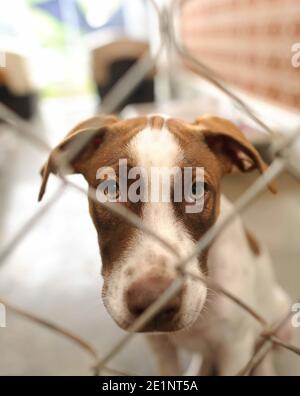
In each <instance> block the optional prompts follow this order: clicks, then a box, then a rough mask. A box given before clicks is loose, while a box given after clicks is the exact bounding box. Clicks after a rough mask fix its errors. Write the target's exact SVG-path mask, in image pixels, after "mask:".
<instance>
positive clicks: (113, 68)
mask: <svg viewBox="0 0 300 396" xmlns="http://www.w3.org/2000/svg"><path fill="white" fill-rule="evenodd" d="M147 51H149V45H148V44H147V43H145V42H141V41H134V40H130V39H126V38H122V39H119V40H114V41H112V42H109V43H107V44H105V45H102V46H99V47H97V48H94V49H92V51H91V57H92V72H93V77H94V81H95V85H96V89H97V92H98V95H99V98H100V99H103V98H104V97H105V96H106V94H107V93H108V92H109V91H110V89H111V88H112V87H113V86H114V85H115V83H116V82H117V81H118V80H119V79H120V78H121V77H122V76H123V75H124V74H126V72H127V71H128V70H129V69H130V68H131V67H132V66H133V64H134V63H135V62H136V61H137V60H138V59H139V58H140V57H141V56H143V54H144V53H145V52H147ZM153 101H154V72H153V71H152V72H151V73H150V74H149V75H148V76H146V78H145V79H144V80H142V81H141V83H140V84H139V85H138V86H137V87H136V88H135V89H134V90H133V91H132V92H131V94H130V95H129V96H128V97H127V98H126V99H125V100H124V101H122V103H121V104H120V105H119V107H118V108H117V109H116V112H120V111H121V110H122V109H123V108H124V107H126V106H127V105H129V104H133V103H151V102H153Z"/></svg>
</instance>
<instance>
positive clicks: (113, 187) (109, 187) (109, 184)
mask: <svg viewBox="0 0 300 396" xmlns="http://www.w3.org/2000/svg"><path fill="white" fill-rule="evenodd" d="M103 187H104V188H102V193H103V194H104V195H105V196H106V197H107V198H108V199H109V200H115V199H118V198H119V184H118V182H117V181H116V180H114V179H110V180H106V181H105V183H104V185H103Z"/></svg>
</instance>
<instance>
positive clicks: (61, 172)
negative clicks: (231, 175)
mask: <svg viewBox="0 0 300 396" xmlns="http://www.w3.org/2000/svg"><path fill="white" fill-rule="evenodd" d="M189 1H194V0H175V1H173V2H171V3H170V4H169V5H167V6H162V7H159V6H158V4H157V3H156V1H155V0H149V3H150V4H152V6H153V10H154V11H155V12H156V14H157V17H158V22H159V30H160V38H161V44H160V46H159V47H158V49H157V51H156V53H155V54H154V55H150V54H149V53H146V54H144V55H143V56H142V57H141V58H140V59H139V60H138V61H137V62H136V63H135V64H134V65H133V66H132V67H131V68H130V69H129V71H128V72H127V73H126V74H125V75H124V76H123V77H122V78H121V79H120V80H119V81H118V82H117V83H116V84H115V86H114V87H113V88H112V89H111V91H110V92H109V93H108V94H107V96H106V97H105V98H104V100H103V102H102V109H101V112H102V113H103V114H108V113H113V112H114V110H115V109H116V108H117V107H118V106H119V104H120V103H121V102H122V101H123V100H124V99H125V98H126V97H127V96H128V95H130V93H131V92H132V91H133V90H134V89H135V88H136V86H137V85H138V84H139V82H140V81H142V80H143V78H144V77H145V76H146V75H147V74H148V73H149V71H150V70H151V69H153V67H154V66H155V65H156V64H157V62H158V60H159V58H160V56H161V54H162V52H163V50H164V49H166V48H167V49H171V50H172V51H174V53H175V54H177V56H178V57H179V58H180V59H182V61H183V62H186V63H188V64H190V65H192V66H193V71H194V73H196V74H197V75H198V76H199V77H201V78H202V79H204V80H206V81H208V82H209V83H211V84H213V85H214V86H215V87H217V88H218V89H219V90H220V91H221V92H223V94H224V95H226V96H227V97H228V98H229V99H230V100H231V101H232V102H233V104H235V105H238V107H239V109H240V110H241V111H242V112H243V113H244V114H245V115H246V116H248V117H249V118H250V119H251V120H252V121H254V122H255V123H256V124H257V125H258V126H259V127H260V128H262V129H263V130H264V131H265V132H266V133H268V134H269V135H270V138H271V141H272V139H273V138H274V136H275V135H276V134H277V132H275V131H273V130H272V129H271V128H270V127H269V126H268V125H267V124H266V123H265V122H263V121H262V120H261V119H260V118H259V117H258V116H257V115H256V114H255V112H254V111H253V109H251V107H250V106H249V105H248V104H247V103H245V101H244V100H242V99H241V98H240V97H238V96H237V95H236V93H235V92H233V91H232V89H230V88H229V87H228V86H227V85H226V83H225V82H224V81H222V79H221V78H220V77H219V76H218V75H216V73H215V72H214V71H212V70H211V69H210V68H209V67H208V66H207V65H205V64H204V63H203V62H202V61H200V60H199V59H197V58H195V57H194V55H193V54H192V53H190V51H189V50H188V49H187V48H186V47H184V45H183V44H182V43H181V42H180V37H178V32H177V29H176V26H175V24H176V20H177V18H178V15H179V14H180V10H181V7H183V6H184V5H185V3H187V2H189ZM183 67H184V66H183ZM0 117H1V118H2V119H3V120H4V121H6V122H7V123H8V124H10V125H11V126H12V128H13V129H12V130H13V131H14V132H15V133H16V134H17V135H18V137H21V138H22V139H26V141H28V142H29V143H30V144H32V145H34V146H35V147H36V148H37V149H38V150H42V151H44V152H45V153H50V151H51V149H50V147H49V146H48V144H47V143H46V142H45V141H43V140H42V139H41V138H40V137H38V136H37V135H36V134H34V133H33V132H32V126H31V125H30V123H28V122H26V121H24V120H22V119H20V118H19V117H18V116H17V115H16V114H14V113H13V112H12V111H11V110H9V109H8V108H7V107H5V106H4V105H2V104H0ZM97 131H98V129H97V130H96V129H95V130H92V131H90V132H91V133H89V134H88V138H86V137H85V138H84V139H82V140H80V141H76V142H74V143H73V144H71V145H70V146H71V147H70V151H68V156H66V155H64V154H58V155H57V156H56V157H55V158H54V162H55V167H56V169H57V177H58V178H60V180H61V185H60V186H59V187H58V189H57V191H56V192H55V193H54V194H53V196H52V198H51V199H50V200H49V201H48V202H47V203H46V204H43V206H42V207H41V208H39V209H38V211H37V212H36V213H35V214H34V215H33V216H32V217H31V218H30V219H28V220H27V222H26V223H25V224H23V226H22V227H20V229H19V231H18V232H17V233H16V234H15V236H14V237H13V238H12V239H11V241H10V242H9V243H8V244H7V245H6V246H4V247H3V248H2V250H1V251H0V265H3V264H4V262H5V260H6V259H7V258H8V256H9V255H10V254H11V253H12V252H13V251H14V249H15V248H16V247H17V246H18V244H19V243H20V242H21V240H23V238H25V237H28V236H29V233H30V231H31V230H32V229H33V227H34V226H35V225H36V224H37V222H38V221H39V220H41V219H42V218H43V216H44V215H45V214H46V213H47V212H48V211H49V209H50V208H51V206H52V205H53V204H55V203H56V202H57V201H58V199H59V198H60V197H61V196H62V194H63V193H64V191H65V190H66V188H73V189H75V190H77V191H78V192H79V193H81V194H84V195H88V196H89V197H90V198H91V199H92V200H94V201H96V202H97V203H98V204H100V205H103V206H104V207H106V208H107V209H108V210H110V211H112V212H113V213H115V214H117V215H118V216H120V217H122V218H123V219H124V220H125V221H127V222H128V223H130V224H131V225H133V226H134V227H136V228H138V229H140V230H141V231H142V232H144V233H146V234H147V235H149V237H151V238H152V239H153V240H154V241H156V242H157V243H159V244H160V245H161V246H162V247H163V248H164V249H166V250H168V251H169V252H171V254H172V255H174V256H175V257H176V260H177V262H176V269H177V273H178V276H177V278H176V279H175V281H174V282H173V283H172V284H171V286H170V287H169V288H167V289H166V290H165V291H164V292H163V293H162V294H161V295H160V297H159V298H158V299H157V300H156V301H155V302H154V303H153V304H152V305H151V306H150V307H149V308H148V309H147V310H146V311H144V312H143V313H142V314H141V315H140V316H139V317H138V319H137V320H136V321H135V322H134V323H133V324H132V325H131V326H130V328H128V332H127V333H126V334H125V335H124V336H123V337H122V338H121V339H120V340H118V341H117V342H116V343H115V345H113V346H112V348H111V349H110V351H109V352H108V353H107V354H106V355H105V356H99V354H98V353H97V351H96V349H95V348H94V347H93V346H91V345H90V344H89V343H88V342H86V341H85V340H83V339H82V338H81V337H79V336H78V335H75V334H74V333H73V332H70V331H68V330H66V329H64V328H62V327H60V326H57V325H56V324H54V323H51V322H49V321H48V320H45V319H43V318H40V317H38V316H37V315H33V314H32V313H29V312H28V311H27V310H24V309H21V308H19V307H15V306H13V305H11V304H10V303H9V302H7V301H5V300H4V299H1V298H0V303H2V304H5V306H6V307H7V308H8V309H11V310H12V311H13V312H14V313H16V314H18V315H21V316H23V317H24V318H26V319H28V320H32V321H34V322H35V323H37V324H39V325H43V326H46V327H47V328H49V329H51V330H53V331H56V332H58V333H59V334H61V335H63V336H65V337H68V338H69V339H70V340H72V341H73V342H75V343H76V344H77V345H78V346H80V347H81V348H83V349H84V350H85V351H86V352H88V353H89V354H90V355H91V356H92V358H93V360H94V363H93V366H92V367H91V372H92V373H94V374H96V375H98V374H101V373H102V372H108V373H111V374H116V375H136V374H135V373H128V372H124V371H120V370H116V369H113V368H111V367H110V366H108V364H109V363H110V362H111V360H112V359H113V358H114V357H115V355H116V354H118V353H119V352H120V351H121V350H122V349H123V348H124V347H126V345H127V344H128V342H129V341H130V340H131V339H132V338H133V337H134V336H135V332H137V331H138V330H140V329H142V328H143V327H144V326H145V324H147V323H148V322H149V321H150V320H151V319H152V318H153V317H154V316H155V315H157V313H158V312H159V311H160V310H161V309H162V308H163V307H164V305H165V304H167V302H168V301H170V300H171V299H172V298H173V297H174V296H176V294H177V293H178V292H179V291H180V289H181V287H182V285H183V282H184V280H185V279H186V277H192V278H193V279H196V280H197V281H199V282H202V283H203V284H205V285H206V286H207V287H209V288H210V289H212V290H213V291H215V292H216V293H219V294H222V295H223V296H225V297H226V298H228V299H229V300H231V301H232V302H234V303H235V304H237V305H238V306H239V307H240V309H242V310H244V311H245V312H247V314H249V315H250V316H251V317H253V319H254V320H256V321H257V322H258V323H259V324H260V326H261V333H260V335H259V336H258V339H257V347H256V349H255V351H254V352H253V355H252V357H251V359H250V360H249V362H248V363H247V364H246V365H245V367H241V370H240V371H239V373H237V375H250V374H251V373H252V372H253V370H254V369H255V368H256V367H257V366H258V365H259V363H260V362H261V361H262V360H263V359H264V358H265V356H266V355H267V354H268V353H269V351H270V350H271V349H272V348H273V346H274V345H277V346H280V347H281V348H284V349H287V350H289V351H291V352H293V353H296V354H297V355H299V356H300V348H298V347H296V346H294V345H292V344H289V343H286V342H284V341H282V340H280V339H279V338H278V337H277V336H276V333H277V332H278V330H279V329H280V328H281V327H282V326H283V325H284V324H286V323H287V321H288V320H290V315H291V313H288V314H287V315H286V316H285V317H284V318H282V319H281V320H280V321H279V322H276V323H268V321H267V320H265V318H263V317H262V316H261V315H260V314H259V313H258V312H256V311H255V309H253V308H252V307H251V306H249V305H248V304H246V303H245V302H244V301H242V300H241V299H240V298H239V297H237V296H235V295H233V294H232V293H231V292H230V291H229V290H226V289H224V288H223V287H222V285H221V284H218V283H216V282H215V281H213V280H211V279H209V278H207V277H205V276H199V275H195V274H194V273H192V272H191V271H189V270H188V269H187V268H186V265H187V263H189V261H190V260H191V259H193V258H194V257H197V256H198V255H199V254H200V253H201V252H202V251H203V250H204V249H205V248H206V247H207V246H208V245H209V244H210V243H211V242H212V241H213V240H214V239H215V238H216V237H217V236H218V235H219V234H220V233H221V232H222V231H223V230H224V229H225V228H226V227H227V226H228V225H229V224H230V223H231V222H232V221H233V220H234V219H235V218H236V216H237V215H238V214H240V213H242V212H243V211H244V210H245V209H246V208H248V207H249V205H250V204H251V203H253V202H254V200H255V199H256V198H257V197H258V196H259V195H260V193H261V192H263V191H264V190H265V188H266V186H267V185H268V183H270V182H271V181H272V180H273V179H274V178H276V177H277V176H278V175H279V174H281V173H282V172H283V171H289V172H293V170H292V168H291V167H290V163H289V161H290V159H289V151H290V149H291V147H292V146H293V145H294V143H295V141H296V139H297V138H300V126H299V129H298V130H295V131H294V133H293V134H292V135H291V136H289V137H286V135H285V139H284V140H283V142H282V143H281V145H280V146H279V147H276V152H275V158H274V160H273V162H272V163H271V165H270V166H269V168H268V170H267V171H266V172H265V173H264V174H263V175H261V176H259V177H258V178H257V179H256V181H255V182H254V183H253V184H252V186H250V188H248V189H247V190H246V191H245V192H244V193H243V194H242V195H241V197H240V198H239V199H238V200H237V201H236V202H235V204H234V210H233V211H232V212H231V213H230V214H229V215H228V216H227V217H225V218H224V220H223V221H222V222H221V223H220V224H218V225H213V226H212V227H211V228H210V229H209V230H208V231H207V232H206V233H205V234H204V236H203V237H202V238H201V239H200V240H199V241H198V242H197V244H196V246H195V249H194V251H193V252H192V253H191V254H190V255H189V256H187V257H181V256H180V255H179V254H178V252H177V251H176V248H175V247H174V246H172V245H171V244H169V242H168V241H166V240H165V239H164V238H162V237H161V236H160V235H158V234H157V233H156V232H155V231H154V230H153V229H151V228H149V227H147V226H146V225H145V224H144V223H143V222H142V221H141V219H140V218H139V217H138V216H137V215H135V214H134V213H133V212H131V211H130V210H129V209H127V208H125V207H120V206H117V205H114V204H113V203H109V202H106V203H100V202H99V201H98V200H97V199H96V191H95V189H93V188H90V189H89V190H88V192H87V191H85V189H83V188H82V187H80V186H78V185H77V184H75V183H73V182H71V181H70V180H68V179H67V178H66V177H65V175H66V174H67V173H68V170H70V168H71V161H72V159H73V158H75V157H76V155H77V154H78V153H79V152H80V150H81V149H82V148H83V147H84V146H85V145H86V143H87V142H88V141H89V140H90V139H92V137H93V136H94V134H96V133H97ZM279 132H280V131H279ZM296 176H297V175H296Z"/></svg>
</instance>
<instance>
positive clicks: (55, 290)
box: [0, 99, 300, 375]
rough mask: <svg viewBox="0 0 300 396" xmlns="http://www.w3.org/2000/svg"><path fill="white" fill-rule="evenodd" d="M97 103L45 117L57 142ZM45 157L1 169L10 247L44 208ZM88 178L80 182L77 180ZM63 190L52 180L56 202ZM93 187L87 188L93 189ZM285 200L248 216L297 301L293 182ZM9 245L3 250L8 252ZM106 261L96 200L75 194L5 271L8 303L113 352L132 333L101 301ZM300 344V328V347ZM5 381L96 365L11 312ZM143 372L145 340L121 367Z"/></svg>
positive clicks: (235, 186)
mask: <svg viewBox="0 0 300 396" xmlns="http://www.w3.org/2000/svg"><path fill="white" fill-rule="evenodd" d="M92 111H93V102H92V101H91V100H90V99H84V100H82V99H78V101H75V102H74V100H70V101H66V102H65V103H64V104H63V106H61V104H60V103H57V102H50V103H48V104H47V106H45V107H44V109H43V117H44V119H45V121H46V125H47V126H48V132H47V133H46V132H43V128H37V131H36V133H39V134H41V135H42V136H43V137H45V138H46V139H47V140H49V141H50V142H51V144H53V143H55V142H57V141H58V140H59V138H60V137H62V136H63V135H64V134H65V133H66V132H67V130H68V128H69V127H71V126H73V124H74V122H76V121H77V120H79V119H82V118H84V117H85V116H87V115H89V114H91V113H92ZM44 160H45V155H44V154H41V153H39V152H37V151H36V150H34V149H32V148H31V147H30V146H28V145H27V144H26V143H22V144H18V145H17V147H16V149H13V147H12V150H11V152H10V153H9V155H8V157H7V159H6V160H5V166H4V167H3V166H2V168H1V209H0V210H1V212H0V215H1V227H0V236H1V242H2V243H4V242H7V241H9V240H10V238H11V237H12V235H14V233H15V231H16V230H17V229H18V227H19V226H20V225H21V224H23V223H24V221H26V219H27V218H28V217H29V216H30V215H31V214H33V213H34V212H35V211H36V210H37V209H38V208H39V206H40V204H38V203H37V201H36V197H37V192H38V187H39V182H40V178H39V175H38V170H39V168H40V167H41V164H42V162H43V161H44ZM73 178H74V179H76V180H78V181H79V180H80V178H79V177H77V176H73ZM252 179H253V177H252V176H244V175H243V176H234V177H230V178H227V180H226V181H225V182H224V191H225V192H226V193H227V194H228V195H229V196H230V197H231V198H235V197H237V196H238V195H239V194H240V193H241V192H242V191H243V189H244V188H246V186H247V185H249V183H250V182H251V180H252ZM57 185H58V182H57V180H56V179H55V178H54V177H53V178H52V179H51V180H50V185H49V189H48V194H47V195H46V197H45V199H46V200H47V198H49V197H50V196H51V194H52V193H53V192H54V191H55V188H56V187H57ZM83 185H84V184H83ZM279 190H280V193H279V194H278V195H277V196H274V197H273V196H271V194H269V193H268V192H266V193H265V194H263V195H262V196H261V197H260V198H259V199H258V200H257V202H255V204H253V205H252V206H251V208H249V209H248V210H247V212H246V213H245V215H244V218H245V221H246V223H247V225H248V226H249V228H250V229H252V231H254V232H256V233H257V236H258V237H259V238H260V239H261V240H263V241H264V242H265V243H266V244H267V245H268V246H269V248H270V251H271V253H272V256H273V258H274V265H275V268H276V272H277V276H278V278H279V279H280V282H281V283H282V285H283V286H285V287H286V289H287V290H288V291H289V292H290V294H291V296H292V297H293V298H294V299H296V298H297V297H298V298H299V297H300V243H299V238H300V233H299V229H300V184H299V183H298V182H296V181H295V180H294V179H292V178H291V177H290V176H287V175H284V176H283V177H281V178H280V179H279ZM2 243H1V245H2ZM100 290H101V278H100V260H99V255H98V247H97V241H96V234H95V232H94V229H93V226H92V223H91V221H90V219H89V215H88V207H87V200H86V198H85V197H84V196H82V195H80V194H79V193H77V192H76V191H72V190H68V191H67V192H66V193H65V194H64V195H63V197H62V198H61V199H60V200H59V202H57V204H56V205H55V206H54V207H53V208H52V209H51V210H50V211H49V213H47V215H46V216H45V217H44V218H43V219H42V220H41V221H40V222H39V223H38V225H37V226H36V227H35V228H34V229H33V230H32V231H31V233H30V234H29V235H28V236H27V237H26V238H25V239H24V240H23V241H22V243H21V244H20V245H19V246H18V248H17V249H16V250H15V251H14V253H13V254H12V255H11V256H10V257H9V258H8V260H7V261H6V263H5V265H4V266H2V267H1V268H0V295H1V296H5V297H6V298H7V299H8V300H9V301H11V302H13V303H15V304H17V305H19V306H20V307H24V308H27V309H28V310H30V311H31V312H35V313H38V314H39V315H40V316H43V317H45V318H47V319H49V320H50V319H51V320H52V321H53V322H55V323H57V324H60V325H63V326H64V327H66V328H68V329H70V330H73V332H75V333H77V334H79V335H81V336H83V337H85V338H86V339H87V340H89V341H90V342H91V343H92V344H94V345H95V346H96V347H97V349H98V351H99V354H100V355H101V354H104V353H105V352H106V351H108V350H109V348H110V347H111V346H112V345H113V343H114V341H115V340H117V339H118V338H119V337H120V336H121V335H122V331H121V330H120V329H119V328H118V327H117V326H116V325H115V324H114V323H113V321H112V319H110V317H109V316H108V314H107V313H106V311H105V309H104V308H103V305H102V303H101V299H100ZM295 342H298V345H300V328H299V329H296V340H295ZM0 351H1V352H0V374H2V375H3V374H21V375H29V374H38V375H42V374H44V375H53V374H61V375H63V374H70V375H73V374H75V375H82V374H88V373H89V370H88V369H89V367H90V365H91V363H92V362H91V359H90V358H89V356H87V355H86V353H85V352H83V351H82V350H81V349H79V348H78V347H77V346H75V345H74V344H72V343H71V342H70V341H69V340H66V339H64V338H63V337H61V336H59V335H56V334H54V333H53V332H51V331H49V330H47V329H44V328H42V327H40V326H37V325H36V324H32V323H30V322H28V321H27V320H24V319H22V318H20V317H17V316H15V315H13V314H10V313H8V318H7V327H6V328H4V329H3V328H0ZM111 365H112V366H114V367H117V368H119V369H124V370H126V369H127V370H132V371H133V372H136V373H139V374H153V373H154V372H155V370H154V365H153V361H152V357H151V354H149V353H148V349H147V346H146V345H145V343H144V341H143V338H142V337H141V336H137V337H136V338H135V339H134V340H133V341H132V342H131V343H130V344H129V345H128V347H127V348H126V349H125V350H124V351H123V352H122V353H121V354H120V355H118V356H117V357H116V358H115V360H114V361H113V362H112V364H111ZM280 373H282V374H298V375H299V374H300V357H297V356H295V355H293V354H292V353H289V352H283V353H282V354H281V356H280Z"/></svg>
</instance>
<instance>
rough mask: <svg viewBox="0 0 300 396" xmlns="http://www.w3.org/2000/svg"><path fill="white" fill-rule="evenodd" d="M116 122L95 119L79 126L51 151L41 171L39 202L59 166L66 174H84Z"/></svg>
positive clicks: (108, 117)
mask: <svg viewBox="0 0 300 396" xmlns="http://www.w3.org/2000/svg"><path fill="white" fill-rule="evenodd" d="M116 121H118V119H117V118H115V117H114V116H103V117H100V116H99V117H93V118H90V119H88V120H86V121H83V122H82V123H80V124H78V125H77V126H76V127H75V128H73V129H72V130H71V131H70V132H69V133H68V134H67V136H66V137H65V138H64V139H63V140H62V141H61V142H60V143H59V145H58V146H56V147H55V148H54V149H53V150H52V151H51V153H50V155H49V158H48V160H47V162H46V164H45V165H44V166H43V168H42V169H41V176H42V184H41V187H40V192H39V197H38V200H39V201H41V199H42V198H43V195H44V194H45V191H46V186H47V182H48V178H49V175H50V173H54V174H56V173H57V172H58V171H59V166H58V164H60V165H61V166H64V174H67V173H69V174H71V173H82V172H83V170H84V164H85V163H86V160H87V159H88V158H90V157H91V156H92V154H93V153H94V152H95V151H96V149H97V148H98V147H99V146H100V144H101V141H102V139H103V137H104V134H105V130H106V127H107V126H108V125H110V124H112V123H114V122H116ZM66 165H67V167H66Z"/></svg>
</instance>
